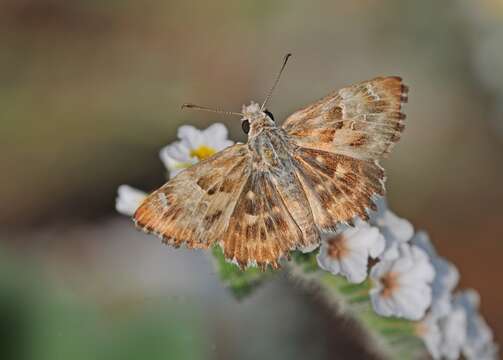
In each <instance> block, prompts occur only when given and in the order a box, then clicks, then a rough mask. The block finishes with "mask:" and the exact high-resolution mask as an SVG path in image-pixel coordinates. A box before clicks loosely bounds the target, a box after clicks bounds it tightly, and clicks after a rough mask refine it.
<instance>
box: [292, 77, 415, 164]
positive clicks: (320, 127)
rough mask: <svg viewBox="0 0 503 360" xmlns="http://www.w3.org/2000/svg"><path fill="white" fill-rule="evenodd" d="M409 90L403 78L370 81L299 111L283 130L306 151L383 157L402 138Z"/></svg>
mask: <svg viewBox="0 0 503 360" xmlns="http://www.w3.org/2000/svg"><path fill="white" fill-rule="evenodd" d="M407 91H408V89H407V87H406V86H405V85H403V83H402V79H401V78H399V77H378V78H375V79H373V80H369V81H364V82H361V83H359V84H356V85H353V86H350V87H347V88H344V89H341V90H339V91H336V92H334V93H332V94H330V95H328V96H327V97H325V98H323V99H321V100H320V101H318V102H316V103H314V104H312V105H310V106H307V107H305V108H304V109H301V110H299V111H297V112H295V113H294V114H292V115H291V116H290V117H288V119H287V120H286V121H285V123H284V124H283V128H284V129H285V131H286V132H287V133H288V134H289V135H290V136H291V137H292V138H293V139H294V140H295V141H296V142H297V144H298V145H299V146H302V147H306V148H311V149H319V150H325V151H329V152H333V153H337V154H342V155H347V156H350V157H353V158H356V159H361V160H374V159H379V158H380V157H382V156H383V155H386V154H387V153H388V152H389V151H390V150H391V148H392V147H393V145H394V144H395V143H396V142H397V141H398V140H399V139H400V134H401V132H402V131H403V129H404V119H405V115H404V114H403V113H401V104H402V103H403V102H406V101H407Z"/></svg>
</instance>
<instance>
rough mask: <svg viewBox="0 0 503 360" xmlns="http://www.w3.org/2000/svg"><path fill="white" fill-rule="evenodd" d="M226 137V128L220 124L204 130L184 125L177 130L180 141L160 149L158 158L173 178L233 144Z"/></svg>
mask: <svg viewBox="0 0 503 360" xmlns="http://www.w3.org/2000/svg"><path fill="white" fill-rule="evenodd" d="M227 136H228V131H227V128H226V127H225V125H223V124H220V123H216V124H213V125H211V126H210V127H208V128H207V129H205V130H198V129H196V128H195V127H193V126H189V125H184V126H181V127H180V128H178V138H179V139H180V140H179V141H176V142H174V143H173V144H170V145H168V146H166V147H164V148H162V149H161V151H160V154H159V156H160V157H161V160H162V162H163V163H164V165H165V166H166V168H167V169H168V171H169V176H170V177H174V176H175V175H176V174H178V173H179V172H180V171H182V170H183V169H185V168H187V167H189V166H192V165H193V164H195V163H197V162H198V161H201V160H204V159H206V158H208V157H210V156H211V155H213V154H215V153H216V152H218V151H220V150H223V149H225V148H226V147H228V146H231V145H232V144H234V142H232V141H231V140H229V139H228V138H227Z"/></svg>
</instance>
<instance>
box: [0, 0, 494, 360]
mask: <svg viewBox="0 0 503 360" xmlns="http://www.w3.org/2000/svg"><path fill="white" fill-rule="evenodd" d="M286 52H292V53H293V54H294V56H293V58H292V60H291V62H290V64H289V65H288V67H287V70H286V72H285V74H284V77H283V79H282V81H281V83H280V86H279V87H278V89H277V92H276V94H275V95H274V97H273V99H272V101H271V103H270V105H269V108H270V110H271V111H272V112H273V113H274V114H275V117H276V118H277V119H283V118H285V117H286V116H287V115H288V114H289V113H291V112H293V111H294V110H296V109H297V108H299V107H301V106H303V105H305V104H307V103H309V102H311V101H313V100H315V99H318V98H320V97H322V96H324V95H325V94H327V93H328V92H329V91H331V90H333V89H336V88H339V87H342V86H344V85H348V84H351V83H354V82H357V81H360V80H365V79H368V78H372V77H374V76H377V75H400V76H402V77H403V78H404V79H405V81H406V83H407V84H408V85H409V86H410V96H409V104H408V105H407V106H406V113H407V115H408V117H407V129H406V131H405V134H404V136H403V138H402V140H401V142H400V144H399V145H398V146H397V147H396V148H395V151H394V152H393V154H392V155H391V157H390V159H389V160H387V161H386V162H385V164H384V165H385V167H386V168H387V170H388V178H389V180H388V189H389V199H390V203H391V206H392V208H393V209H394V210H395V211H396V212H397V213H398V214H400V215H401V216H403V217H405V218H407V219H410V220H411V221H412V222H413V223H414V224H415V226H416V227H417V228H420V229H425V230H427V231H428V232H429V233H430V235H431V238H432V240H433V241H434V243H435V245H436V246H437V248H438V251H439V252H440V254H442V255H443V256H445V257H447V258H448V259H450V260H451V261H452V262H454V263H455V264H456V265H457V266H458V267H459V269H460V272H461V275H462V278H461V279H462V280H461V286H462V287H472V288H475V289H477V290H478V291H479V292H480V294H481V296H482V312H483V314H484V315H485V316H486V318H487V321H488V323H489V324H490V325H491V326H492V327H493V329H494V331H495V334H496V339H497V340H499V342H501V340H502V339H503V306H502V304H503V290H502V287H501V277H502V268H501V266H502V261H501V256H502V255H503V209H502V205H501V204H502V203H503V186H502V185H503V181H502V179H503V166H502V164H503V1H501V0H445V1H437V0H422V1H412V0H391V1H376V0H365V1H364V0H356V1H304V0H288V1H287V0H280V1H257V0H249V1H231V0H214V1H176V2H175V1H163V0H148V1H132V0H122V1H119V0H108V1H98V0H2V1H1V2H0V122H1V123H0V124H1V130H0V165H1V167H0V168H1V169H2V176H1V179H2V183H1V186H0V199H1V200H0V219H1V225H0V344H1V346H0V357H1V358H2V359H37V360H38V359H50V360H53V359H139V358H149V359H245V360H246V359H257V358H266V359H268V358H274V359H277V360H280V359H305V358H308V357H309V358H311V359H328V358H338V357H337V356H339V358H340V356H341V354H351V356H352V358H370V357H371V355H369V354H367V353H366V352H365V349H364V347H363V346H362V345H361V344H360V343H359V339H358V336H355V333H354V332H353V331H352V330H351V331H350V328H351V326H350V324H348V323H347V322H345V320H341V319H338V318H336V317H334V316H333V315H331V314H330V313H329V312H328V311H327V310H326V309H325V308H324V307H323V306H322V304H320V303H319V302H318V301H317V300H316V299H313V298H312V297H309V296H306V295H305V294H304V292H303V291H302V290H301V289H299V288H298V287H297V286H296V285H295V284H292V283H290V282H288V280H287V278H286V276H284V275H281V274H279V275H278V276H276V277H275V279H274V280H272V281H271V282H269V283H268V284H267V285H265V286H264V287H263V288H261V289H259V290H258V291H257V293H255V294H254V295H252V296H251V297H250V298H248V299H245V300H244V301H241V302H238V301H237V300H235V299H234V298H233V297H232V296H231V295H230V293H229V292H228V291H227V290H226V289H225V288H224V287H223V286H222V285H221V284H220V282H219V280H218V278H217V275H216V274H215V270H214V269H213V267H212V264H211V261H210V260H209V258H208V256H206V254H205V253H204V252H201V251H187V250H173V249H170V248H167V247H164V246H161V245H160V243H159V242H158V241H157V240H156V239H154V238H151V237H147V236H145V235H143V234H141V233H138V232H136V231H135V230H134V228H133V226H132V224H131V222H130V221H129V220H128V219H126V218H124V217H121V216H119V215H117V214H116V213H115V211H114V199H115V196H116V188H117V186H118V185H119V184H123V183H127V184H131V185H133V186H136V187H139V188H142V189H145V190H152V189H154V188H156V187H157V186H159V185H161V184H162V183H163V181H164V178H165V170H164V169H163V167H162V165H161V162H160V161H159V159H158V150H159V149H160V148H161V147H162V146H163V145H165V144H167V143H169V142H171V141H173V140H174V139H175V136H176V128H177V126H179V125H180V124H193V125H196V126H198V127H205V126H207V125H209V124H211V123H213V122H215V121H223V122H225V123H226V124H227V125H228V126H229V128H230V132H231V137H232V138H233V139H235V140H244V136H243V134H242V133H241V130H240V125H239V121H236V119H234V118H222V117H221V116H218V115H213V114H204V113H198V112H189V111H187V112H181V111H180V104H182V103H183V102H187V101H190V102H195V103H201V104H207V105H218V106H220V107H222V108H225V109H229V110H239V109H240V107H241V105H242V104H243V103H248V102H249V101H250V100H256V101H260V100H262V99H263V97H264V96H265V94H266V92H267V90H268V88H269V86H270V85H271V83H272V81H273V77H274V75H275V74H276V71H277V69H278V67H279V65H280V62H281V59H282V57H283V55H284V54H285V53H286Z"/></svg>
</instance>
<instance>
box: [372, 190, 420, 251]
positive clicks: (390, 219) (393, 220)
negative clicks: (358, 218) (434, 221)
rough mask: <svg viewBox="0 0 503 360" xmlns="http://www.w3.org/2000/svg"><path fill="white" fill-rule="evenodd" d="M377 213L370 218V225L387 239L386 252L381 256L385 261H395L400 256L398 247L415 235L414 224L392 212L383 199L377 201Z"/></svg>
mask: <svg viewBox="0 0 503 360" xmlns="http://www.w3.org/2000/svg"><path fill="white" fill-rule="evenodd" d="M376 205H377V213H375V214H374V215H373V216H371V218H370V223H371V224H372V225H374V226H377V227H378V228H379V230H380V231H381V233H382V234H383V235H384V238H385V239H386V250H385V251H384V253H383V254H382V255H381V258H382V259H384V260H393V259H396V258H397V257H398V256H399V251H398V247H399V246H400V244H403V243H405V242H407V241H409V240H410V239H411V238H412V235H414V227H413V226H412V224H411V223H410V222H409V221H407V220H405V219H402V218H400V217H398V216H397V215H396V214H395V213H394V212H392V211H391V210H390V209H389V208H388V206H387V204H386V200H385V199H384V198H383V197H379V198H378V199H377V201H376Z"/></svg>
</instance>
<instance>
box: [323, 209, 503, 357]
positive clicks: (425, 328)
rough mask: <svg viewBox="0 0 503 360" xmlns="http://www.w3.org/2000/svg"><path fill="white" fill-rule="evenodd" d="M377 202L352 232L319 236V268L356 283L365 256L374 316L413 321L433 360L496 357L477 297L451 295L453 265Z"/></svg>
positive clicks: (363, 270)
mask: <svg viewBox="0 0 503 360" xmlns="http://www.w3.org/2000/svg"><path fill="white" fill-rule="evenodd" d="M377 203H378V211H377V214H375V215H374V216H373V217H371V219H370V221H369V223H364V222H362V221H360V220H357V221H356V222H355V227H354V228H350V227H347V226H343V227H342V228H341V229H339V230H338V231H336V232H334V233H331V234H325V239H324V242H323V243H322V245H321V248H320V251H319V254H318V256H317V260H318V264H319V266H320V267H321V268H322V269H324V270H327V271H330V272H331V273H332V274H339V275H342V276H344V277H345V278H346V279H347V280H348V281H349V282H353V283H360V282H363V281H364V280H365V278H366V275H367V271H368V270H367V264H368V261H367V260H368V258H369V257H370V258H372V259H376V261H378V262H377V263H376V264H375V265H374V266H373V267H372V268H371V269H370V280H371V284H372V287H371V289H370V299H371V302H372V306H373V308H374V310H375V312H376V313H378V314H380V315H382V316H394V317H402V318H405V319H408V320H414V321H416V323H415V326H414V328H415V333H416V335H417V336H418V337H420V338H422V339H423V341H424V344H425V346H426V348H427V349H428V351H429V352H430V354H431V356H432V357H433V358H434V359H444V358H445V359H458V358H460V356H461V355H463V356H464V357H465V358H466V359H496V358H497V352H498V347H497V345H496V344H495V343H494V341H493V335H492V332H491V330H490V328H489V326H488V325H487V323H486V322H485V320H484V319H483V318H482V316H481V315H480V314H479V313H478V306H479V296H478V294H477V293H476V292H475V291H474V290H465V291H462V292H458V293H455V294H453V291H454V289H455V287H456V286H457V284H458V281H459V273H458V270H457V269H456V267H455V266H454V265H452V264H451V263H449V262H448V261H447V260H445V259H444V258H442V257H440V256H439V255H438V254H437V253H436V251H435V249H434V247H433V245H432V243H431V242H430V239H429V238H428V235H427V234H426V233H425V232H422V231H420V232H417V233H415V234H414V228H413V227H412V225H411V224H410V222H408V221H407V220H405V219H401V218H399V217H398V216H396V215H395V214H394V213H393V212H392V211H391V210H390V209H389V208H388V207H387V206H386V202H385V201H384V200H383V199H380V200H378V201H377Z"/></svg>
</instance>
